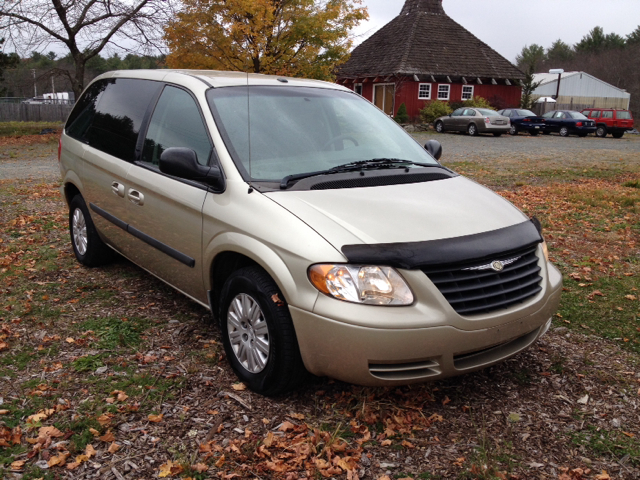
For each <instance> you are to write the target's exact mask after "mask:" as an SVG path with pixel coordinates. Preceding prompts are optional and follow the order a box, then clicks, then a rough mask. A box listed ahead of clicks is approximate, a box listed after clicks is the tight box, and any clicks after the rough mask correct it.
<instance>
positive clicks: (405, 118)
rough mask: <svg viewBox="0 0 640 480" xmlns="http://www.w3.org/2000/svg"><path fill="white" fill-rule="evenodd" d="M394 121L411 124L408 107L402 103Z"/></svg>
mask: <svg viewBox="0 0 640 480" xmlns="http://www.w3.org/2000/svg"><path fill="white" fill-rule="evenodd" d="M394 120H395V121H396V122H398V123H408V122H409V113H407V106H406V105H405V104H404V103H402V104H401V105H400V106H399V107H398V111H397V112H396V116H395V117H394Z"/></svg>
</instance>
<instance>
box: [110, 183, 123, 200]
mask: <svg viewBox="0 0 640 480" xmlns="http://www.w3.org/2000/svg"><path fill="white" fill-rule="evenodd" d="M111 191H112V192H113V193H115V194H116V195H118V196H119V197H122V198H124V185H122V184H121V183H118V182H113V183H112V184H111Z"/></svg>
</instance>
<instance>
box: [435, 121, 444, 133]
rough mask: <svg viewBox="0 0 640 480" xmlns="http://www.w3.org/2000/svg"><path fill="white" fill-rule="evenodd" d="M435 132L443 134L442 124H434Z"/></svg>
mask: <svg viewBox="0 0 640 480" xmlns="http://www.w3.org/2000/svg"><path fill="white" fill-rule="evenodd" d="M436 132H438V133H444V123H442V122H436Z"/></svg>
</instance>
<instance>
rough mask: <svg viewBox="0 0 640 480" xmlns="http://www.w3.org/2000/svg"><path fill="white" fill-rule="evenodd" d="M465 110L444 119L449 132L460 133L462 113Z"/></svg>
mask: <svg viewBox="0 0 640 480" xmlns="http://www.w3.org/2000/svg"><path fill="white" fill-rule="evenodd" d="M463 112H464V108H458V109H457V110H455V111H454V112H453V113H452V114H451V115H450V116H449V117H445V118H444V125H445V127H446V129H447V130H454V131H460V129H461V124H462V121H463V120H464V119H463V118H462V113H463Z"/></svg>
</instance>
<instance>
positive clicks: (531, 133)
mask: <svg viewBox="0 0 640 480" xmlns="http://www.w3.org/2000/svg"><path fill="white" fill-rule="evenodd" d="M538 133H540V132H538V130H531V131H530V132H529V135H531V136H532V137H537V136H538Z"/></svg>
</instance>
